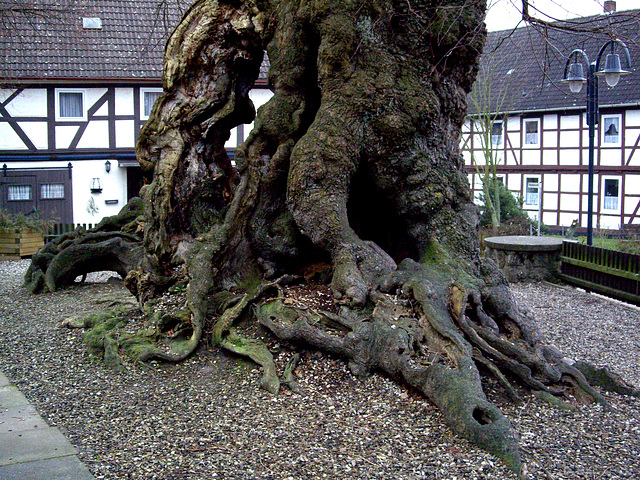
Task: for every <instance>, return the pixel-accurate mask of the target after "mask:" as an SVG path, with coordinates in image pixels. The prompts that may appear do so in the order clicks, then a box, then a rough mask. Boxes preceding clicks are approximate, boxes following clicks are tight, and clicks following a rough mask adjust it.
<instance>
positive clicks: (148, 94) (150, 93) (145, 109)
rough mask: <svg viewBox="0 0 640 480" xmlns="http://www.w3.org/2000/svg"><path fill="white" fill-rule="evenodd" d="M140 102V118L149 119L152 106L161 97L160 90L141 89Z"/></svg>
mask: <svg viewBox="0 0 640 480" xmlns="http://www.w3.org/2000/svg"><path fill="white" fill-rule="evenodd" d="M141 94H142V97H141V101H142V118H143V119H144V120H146V119H148V118H149V115H151V110H152V109H153V104H154V103H155V102H156V100H158V98H160V95H162V89H161V88H143V89H142V90H141Z"/></svg>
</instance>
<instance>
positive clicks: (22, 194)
mask: <svg viewBox="0 0 640 480" xmlns="http://www.w3.org/2000/svg"><path fill="white" fill-rule="evenodd" d="M0 209H2V210H4V211H6V212H8V213H13V214H17V213H22V214H24V215H30V214H34V213H35V212H39V214H40V217H41V218H43V219H52V220H55V221H56V222H61V223H72V222H73V192H72V188H71V178H70V175H69V170H68V169H42V170H36V169H32V170H19V169H15V170H11V169H7V170H5V171H0Z"/></svg>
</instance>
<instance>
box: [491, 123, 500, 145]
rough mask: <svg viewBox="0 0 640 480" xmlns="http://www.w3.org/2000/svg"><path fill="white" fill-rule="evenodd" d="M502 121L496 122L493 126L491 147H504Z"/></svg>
mask: <svg viewBox="0 0 640 480" xmlns="http://www.w3.org/2000/svg"><path fill="white" fill-rule="evenodd" d="M502 127H503V123H502V120H496V121H495V122H493V123H492V124H491V145H493V146H494V147H499V146H502Z"/></svg>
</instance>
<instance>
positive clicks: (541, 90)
mask: <svg viewBox="0 0 640 480" xmlns="http://www.w3.org/2000/svg"><path fill="white" fill-rule="evenodd" d="M565 25H568V26H570V27H572V28H579V29H581V30H584V29H594V28H595V29H597V27H601V26H604V27H607V30H608V31H609V33H608V34H604V33H584V32H582V33H575V32H568V31H562V30H555V29H547V30H541V29H540V28H539V27H538V28H534V27H531V26H527V27H522V28H518V29H515V30H505V31H500V32H491V33H490V34H489V36H488V38H487V44H486V46H485V49H484V53H483V55H482V58H481V65H482V67H481V75H488V76H490V80H489V81H488V83H489V84H490V85H491V95H490V97H491V98H492V99H493V100H492V102H493V105H492V108H491V110H492V111H500V112H502V113H509V112H514V113H516V112H534V111H543V110H547V111H548V110H556V111H558V110H573V109H584V108H585V105H586V88H583V90H582V92H581V93H579V94H572V93H570V91H569V87H568V86H567V85H566V84H563V83H561V82H560V80H561V79H562V78H563V74H564V69H565V64H566V61H567V58H568V57H569V55H570V53H571V52H572V51H573V50H574V49H582V50H583V51H584V52H585V53H586V54H587V56H588V58H589V61H590V62H595V61H596V58H597V57H598V53H599V51H600V48H601V47H602V46H603V45H604V44H605V43H606V42H607V41H608V40H610V39H611V38H612V36H613V37H617V38H619V39H621V40H623V41H624V42H625V43H626V45H627V46H628V47H629V51H630V54H631V65H632V66H631V68H630V69H628V70H630V71H631V74H630V75H627V76H623V77H622V78H621V79H620V82H619V84H618V85H617V86H616V87H614V88H611V87H608V86H607V84H606V83H605V82H604V80H599V81H598V84H599V103H600V107H601V108H602V107H607V106H620V105H640V10H628V11H622V12H617V13H614V14H612V15H597V16H592V17H584V18H580V19H576V20H572V21H568V23H567V22H565ZM618 52H619V53H621V52H620V51H619V50H618ZM606 53H608V50H607V52H605V54H603V56H602V65H604V61H605V57H606ZM621 58H622V68H623V69H627V66H626V63H625V61H624V57H623V56H622V55H621ZM585 72H586V66H585ZM481 84H482V78H480V80H479V81H478V83H477V84H476V85H481ZM481 105H482V103H481ZM470 113H473V107H472V106H471V105H470Z"/></svg>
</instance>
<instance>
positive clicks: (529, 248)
mask: <svg viewBox="0 0 640 480" xmlns="http://www.w3.org/2000/svg"><path fill="white" fill-rule="evenodd" d="M562 241H563V239H562V238H552V237H528V236H507V237H488V238H485V239H484V242H485V245H486V250H485V256H486V257H487V258H491V259H493V260H494V261H495V262H496V263H497V264H498V266H499V267H500V268H501V269H502V271H503V272H504V273H505V275H506V276H507V279H508V280H509V281H510V282H526V281H541V280H552V279H553V278H555V276H556V275H557V274H558V273H559V271H560V250H561V249H562Z"/></svg>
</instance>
